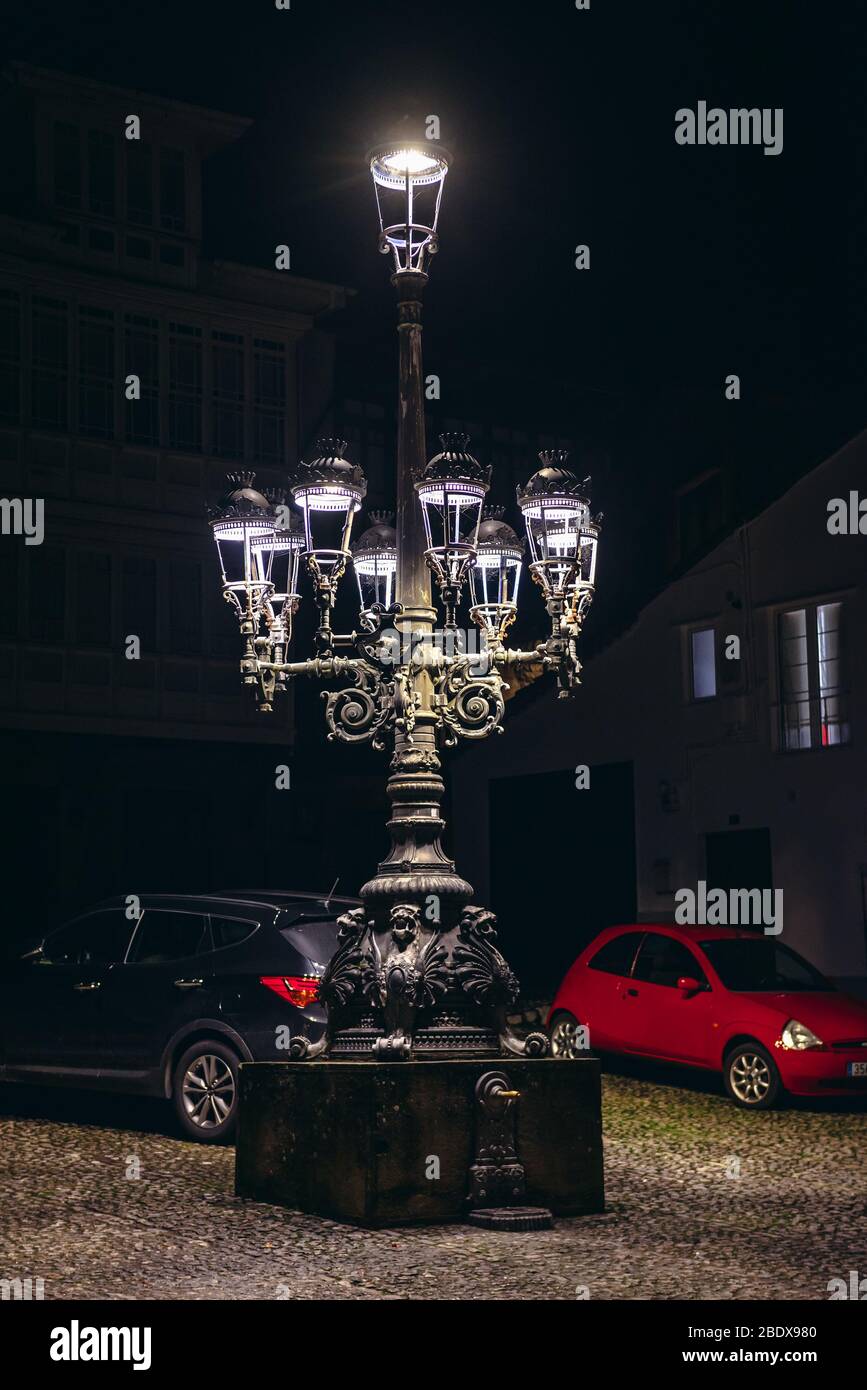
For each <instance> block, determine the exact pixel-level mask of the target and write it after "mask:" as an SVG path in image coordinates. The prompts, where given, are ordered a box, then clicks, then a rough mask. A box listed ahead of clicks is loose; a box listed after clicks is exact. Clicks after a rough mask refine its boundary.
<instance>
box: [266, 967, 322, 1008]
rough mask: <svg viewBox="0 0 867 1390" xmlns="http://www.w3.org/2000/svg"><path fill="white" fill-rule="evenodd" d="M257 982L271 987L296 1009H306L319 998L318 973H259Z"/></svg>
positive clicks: (319, 981)
mask: <svg viewBox="0 0 867 1390" xmlns="http://www.w3.org/2000/svg"><path fill="white" fill-rule="evenodd" d="M259 984H260V985H266V986H267V988H268V989H273V991H274V993H275V994H279V996H280V998H281V999H285V1000H286V1001H287V1002H288V1003H289V1004H294V1005H295V1007H296V1008H297V1009H306V1008H307V1006H308V1005H309V1004H315V1003H316V1000H317V999H318V998H319V986H320V984H321V980H320V978H319V976H318V975H260V976H259Z"/></svg>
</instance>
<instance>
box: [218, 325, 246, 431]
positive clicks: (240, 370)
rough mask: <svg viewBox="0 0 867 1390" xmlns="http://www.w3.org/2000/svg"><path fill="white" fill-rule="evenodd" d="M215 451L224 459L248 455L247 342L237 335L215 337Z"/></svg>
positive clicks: (227, 334)
mask: <svg viewBox="0 0 867 1390" xmlns="http://www.w3.org/2000/svg"><path fill="white" fill-rule="evenodd" d="M211 351H212V369H213V397H214V399H213V410H212V412H211V418H212V420H213V426H214V438H213V440H212V451H213V453H215V454H216V455H218V457H220V458H243V455H244V340H243V338H242V337H241V336H240V335H239V334H237V333H213V334H212V347H211Z"/></svg>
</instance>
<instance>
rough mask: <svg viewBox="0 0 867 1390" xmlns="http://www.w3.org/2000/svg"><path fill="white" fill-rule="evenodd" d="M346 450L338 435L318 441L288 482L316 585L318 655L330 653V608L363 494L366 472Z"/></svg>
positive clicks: (365, 490) (307, 560)
mask: <svg viewBox="0 0 867 1390" xmlns="http://www.w3.org/2000/svg"><path fill="white" fill-rule="evenodd" d="M345 452H346V442H345V441H344V440H342V439H320V440H318V441H317V443H316V457H315V458H314V459H313V460H312V461H311V462H310V463H301V464H300V466H299V469H298V473H297V475H296V477H295V478H294V479H293V480H292V489H291V490H292V498H293V500H294V502H295V504H296V506H297V507H298V508H299V509H300V511H301V514H302V516H303V519H304V540H305V549H304V558H305V560H306V562H307V569H308V571H309V573H310V576H311V578H312V579H313V582H314V584H315V586H316V601H317V604H318V605H319V630H318V632H317V634H316V642H317V647H318V649H319V651H320V652H321V653H325V652H330V651H331V610H332V609H333V607H334V603H335V600H336V598H337V586H338V584H339V583H340V580H341V579H342V578H343V575H344V573H345V572H346V562H347V560H349V559H350V550H349V539H350V536H351V535H352V522H353V519H354V517H355V513H356V512H357V511H358V510H359V509H360V507H361V503H362V500H363V498H364V496H365V493H366V492H367V482H366V480H365V477H364V473H363V472H362V470H361V469H360V468H359V467H358V466H357V464H352V463H349V461H348V460H347V459H345V458H344V457H343V455H344V454H345Z"/></svg>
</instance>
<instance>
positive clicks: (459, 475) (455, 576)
mask: <svg viewBox="0 0 867 1390" xmlns="http://www.w3.org/2000/svg"><path fill="white" fill-rule="evenodd" d="M469 442H470V441H469V436H468V435H466V434H441V435H440V443H441V444H442V446H443V447H442V452H441V453H439V454H436V455H435V456H434V457H433V458H432V459H431V460H430V463H428V465H427V467H426V468H425V470H424V472H423V473H422V475H421V478H420V479H419V481H418V482H417V483H416V485H415V490H416V492H417V493H418V499H419V501H420V503H421V508H422V516H423V519H424V529H425V536H426V538H427V550H426V551H425V558H426V560H427V562H428V565H429V566H430V568H431V569H432V570H433V573H434V574H435V576H436V578H437V582H438V583H439V586H440V592H441V594H442V598H443V604H444V606H445V608H446V622H447V625H451V624H453V623H454V610H455V608H456V606H457V604H458V602H459V600H460V591H461V587H462V585H463V582H464V578H465V576H466V573H467V570H468V569H470V568H471V566H472V565H473V564H475V559H476V541H477V539H478V533H479V522H480V520H481V515H482V502H483V501H484V497H485V493H486V492H487V490H488V487H489V485H490V481H491V469H490V466H488V467H487V468H486V467H483V466H482V464H480V463H479V461H478V459H475V458H473V456H472V454H470V453H468V452H467V445H468V444H469Z"/></svg>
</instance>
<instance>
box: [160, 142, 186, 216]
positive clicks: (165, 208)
mask: <svg viewBox="0 0 867 1390" xmlns="http://www.w3.org/2000/svg"><path fill="white" fill-rule="evenodd" d="M185 213H186V192H185V187H184V152H183V150H169V149H162V150H160V226H161V227H163V228H164V229H165V230H166V231H167V232H182V231H183V230H184V221H185Z"/></svg>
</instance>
